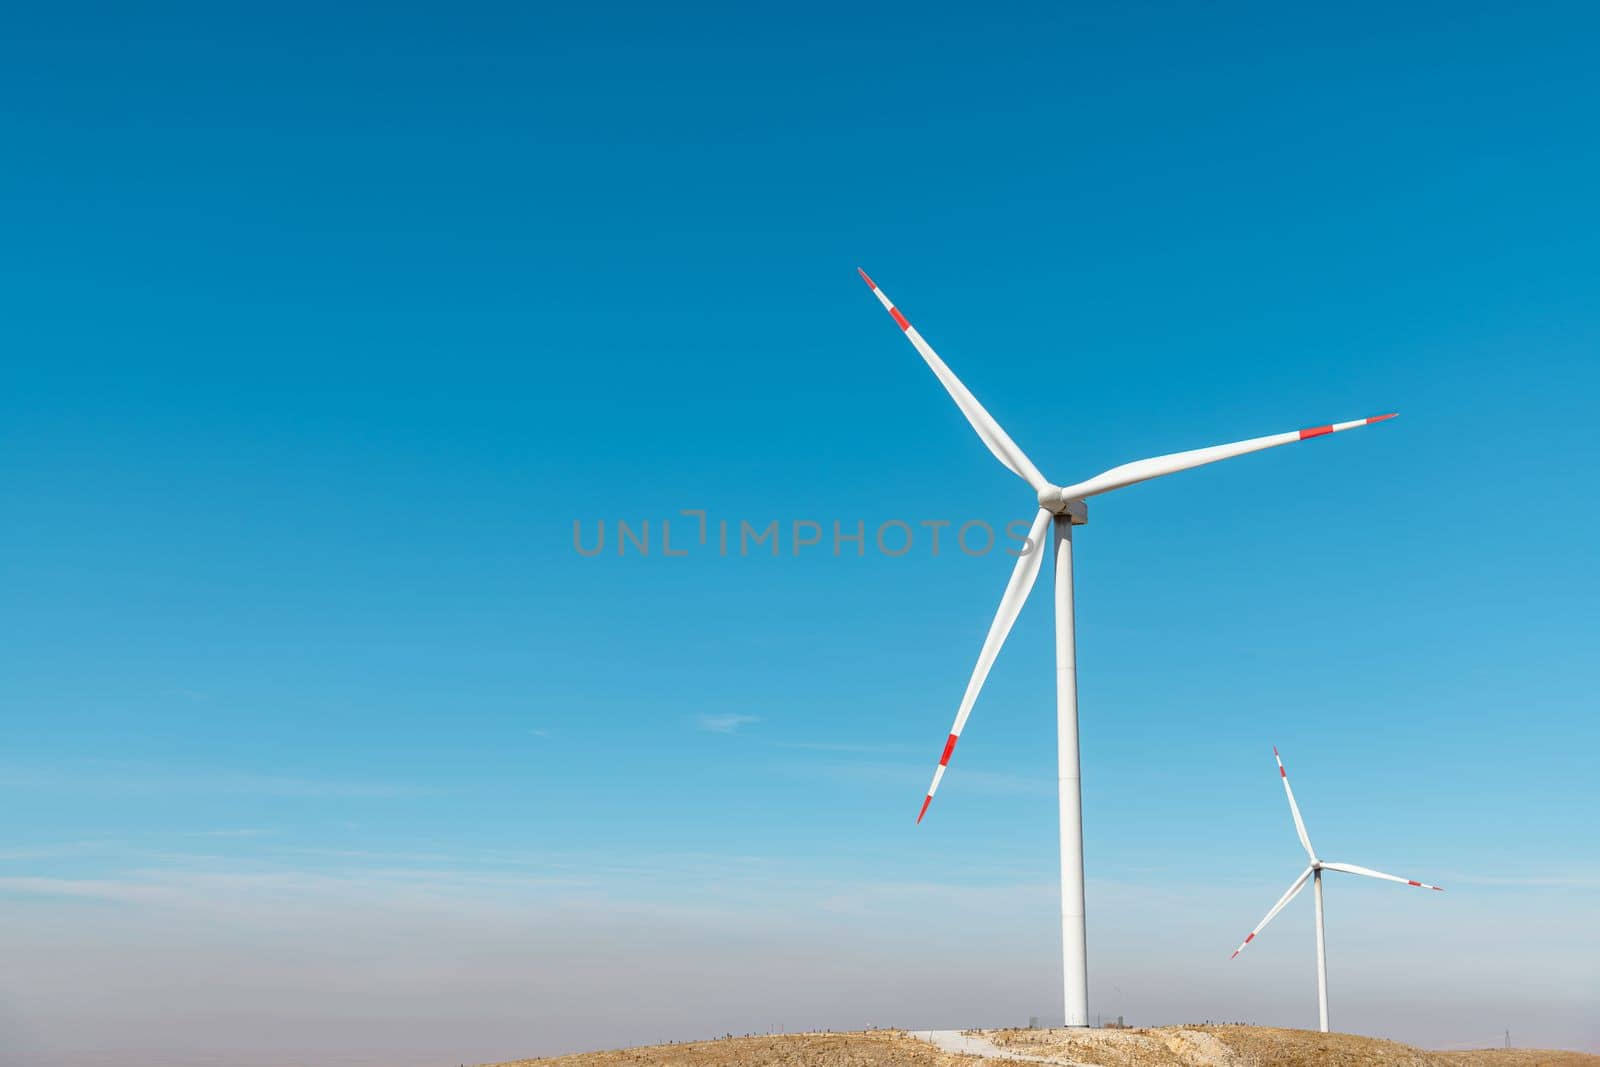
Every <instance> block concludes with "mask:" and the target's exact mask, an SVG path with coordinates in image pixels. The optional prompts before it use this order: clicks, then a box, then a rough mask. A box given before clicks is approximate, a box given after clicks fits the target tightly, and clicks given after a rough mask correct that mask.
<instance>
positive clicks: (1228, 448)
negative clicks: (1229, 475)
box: [1058, 413, 1394, 501]
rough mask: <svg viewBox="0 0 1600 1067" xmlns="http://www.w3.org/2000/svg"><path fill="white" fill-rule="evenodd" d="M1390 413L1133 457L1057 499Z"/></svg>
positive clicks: (1079, 496) (1117, 486) (1089, 493)
mask: <svg viewBox="0 0 1600 1067" xmlns="http://www.w3.org/2000/svg"><path fill="white" fill-rule="evenodd" d="M1392 418H1394V414H1393V413H1391V414H1388V415H1374V416H1373V417H1372V418H1370V419H1356V420H1355V421H1354V422H1335V423H1331V424H1329V425H1327V426H1312V427H1308V428H1307V429H1304V430H1291V431H1289V432H1288V433H1275V434H1270V435H1268V436H1266V437H1252V438H1250V440H1248V441H1235V442H1233V443H1232V444H1228V445H1212V446H1211V447H1210V448H1196V449H1193V450H1192V451H1189V452H1174V453H1172V454H1171V455H1167V456H1156V457H1154V458H1152V459H1141V460H1136V461H1135V462H1133V463H1124V464H1123V465H1122V466H1120V467H1112V468H1111V469H1110V470H1108V471H1104V472H1102V473H1100V474H1097V475H1095V476H1094V477H1093V478H1090V479H1089V480H1088V481H1086V482H1079V483H1078V484H1077V485H1069V486H1067V487H1066V488H1065V489H1061V490H1058V492H1059V494H1060V499H1062V500H1063V501H1065V500H1082V499H1083V498H1084V497H1089V496H1094V495H1095V494H1097V493H1108V492H1110V491H1111V490H1113V489H1121V488H1122V487H1123V486H1125V485H1133V484H1134V483H1135V482H1143V481H1148V480H1149V479H1151V478H1159V477H1161V476H1162V475H1163V474H1176V473H1177V472H1178V471H1186V470H1189V469H1190V468H1191V467H1203V466H1205V465H1206V464H1207V463H1215V462H1217V461H1218V460H1223V459H1232V458H1233V457H1234V456H1242V455H1244V454H1246V453H1247V452H1260V451H1261V450H1262V449H1264V448H1276V447H1277V446H1279V445H1289V444H1293V443H1294V442H1296V441H1304V440H1307V439H1309V438H1312V437H1321V436H1323V435H1324V434H1330V433H1338V432H1339V431H1341V430H1353V429H1355V428H1356V427H1358V426H1368V425H1371V424H1372V423H1374V422H1382V421H1383V420H1384V419H1392Z"/></svg>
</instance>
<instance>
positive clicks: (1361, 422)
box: [1300, 411, 1400, 441]
mask: <svg viewBox="0 0 1600 1067" xmlns="http://www.w3.org/2000/svg"><path fill="white" fill-rule="evenodd" d="M1398 414H1400V413H1399V412H1398V411H1391V412H1389V414H1387V415H1373V416H1371V417H1370V418H1365V419H1356V420H1355V421H1354V422H1331V423H1329V424H1327V425H1326V426H1307V427H1306V428H1305V429H1303V430H1301V431H1300V440H1302V441H1309V440H1310V439H1311V438H1313V437H1322V436H1324V435H1325V434H1330V433H1338V432H1339V431H1340V430H1353V429H1355V428H1356V427H1357V426H1371V425H1372V424H1373V423H1375V422H1382V421H1383V420H1384V419H1392V418H1394V417H1395V416H1396V415H1398Z"/></svg>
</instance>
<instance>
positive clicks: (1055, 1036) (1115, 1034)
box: [495, 1026, 1600, 1067]
mask: <svg viewBox="0 0 1600 1067" xmlns="http://www.w3.org/2000/svg"><path fill="white" fill-rule="evenodd" d="M971 1032H972V1033H974V1034H981V1035H982V1036H983V1037H986V1038H988V1039H989V1040H990V1041H992V1042H994V1043H995V1044H996V1045H997V1046H999V1047H1001V1048H1003V1049H1005V1050H1006V1051H1008V1052H1010V1053H1012V1054H1014V1055H1021V1056H1026V1057H1029V1058H1035V1057H1037V1058H1039V1059H1040V1060H1043V1061H1045V1062H1049V1061H1050V1060H1056V1061H1069V1062H1072V1063H1077V1064H1084V1065H1094V1067H1600V1056H1589V1055H1585V1054H1584V1053H1581V1052H1559V1051H1540V1050H1533V1049H1484V1050H1481V1051H1476V1052H1428V1051H1425V1050H1423V1049H1418V1048H1412V1047H1411V1046H1410V1045H1401V1044H1398V1043H1397V1042H1394V1041H1384V1040H1381V1039H1379V1038H1374V1037H1358V1036H1356V1035H1354V1034H1321V1033H1317V1032H1315V1031H1312V1030H1277V1029H1273V1028H1270V1027H1264V1026H1163V1027H1152V1028H1148V1029H1133V1030H983V1031H971ZM533 1064H540V1065H542V1067H626V1065H646V1064H648V1065H651V1067H982V1065H988V1067H1017V1064H1018V1061H1017V1060H1015V1059H993V1058H988V1059H980V1058H978V1057H975V1056H958V1055H952V1054H949V1053H944V1052H940V1051H939V1050H938V1049H935V1048H934V1047H933V1046H931V1045H928V1044H925V1043H923V1042H921V1041H918V1040H916V1039H914V1038H911V1037H907V1036H906V1035H905V1034H903V1033H901V1032H898V1031H894V1030H875V1031H869V1032H866V1033H850V1034H832V1033H829V1034H785V1035H781V1036H773V1037H735V1038H726V1039H724V1040H721V1041H699V1042H695V1043H693V1044H683V1045H656V1046H653V1047H650V1048H635V1049H624V1050H622V1051H617V1052H585V1053H580V1054H578V1055H575V1056H560V1057H556V1058H554V1059H542V1060H517V1061H516V1062H515V1063H514V1064H498V1065H495V1067H531V1065H533Z"/></svg>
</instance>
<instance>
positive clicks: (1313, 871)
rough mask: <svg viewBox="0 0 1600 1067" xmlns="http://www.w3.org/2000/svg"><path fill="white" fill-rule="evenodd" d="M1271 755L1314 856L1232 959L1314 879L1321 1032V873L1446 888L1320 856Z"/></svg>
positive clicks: (1324, 986) (1324, 995) (1324, 1005)
mask: <svg viewBox="0 0 1600 1067" xmlns="http://www.w3.org/2000/svg"><path fill="white" fill-rule="evenodd" d="M1272 758H1273V759H1275V760H1277V761H1278V777H1279V778H1282V779H1283V793H1284V796H1286V797H1288V798H1289V814H1291V815H1293V816H1294V832H1295V833H1297V834H1299V835H1300V843H1301V844H1302V845H1304V846H1305V849H1306V855H1307V856H1309V857H1311V866H1309V867H1307V868H1306V869H1305V870H1304V871H1302V872H1300V877H1299V878H1296V879H1295V880H1294V884H1293V885H1291V886H1290V887H1289V891H1288V892H1287V893H1285V894H1283V896H1281V897H1279V898H1278V902H1277V903H1276V904H1274V905H1273V906H1272V910H1271V911H1269V912H1267V917H1266V918H1265V919H1262V920H1261V921H1260V922H1259V923H1257V924H1256V928H1255V929H1254V930H1251V931H1250V934H1249V936H1248V937H1246V938H1245V939H1244V940H1243V941H1241V942H1239V947H1238V948H1236V949H1234V950H1233V955H1232V956H1230V957H1228V958H1229V959H1235V958H1237V957H1238V955H1239V953H1241V952H1243V951H1244V947H1245V946H1246V945H1248V944H1249V943H1250V942H1252V941H1254V940H1255V939H1256V935H1257V934H1259V933H1260V932H1261V931H1262V930H1264V929H1266V926H1267V924H1268V923H1269V922H1271V921H1272V917H1273V916H1274V915H1276V914H1278V912H1280V911H1282V910H1283V908H1284V905H1286V904H1288V903H1289V901H1291V900H1293V899H1294V898H1295V897H1296V896H1297V895H1298V894H1299V892H1300V890H1302V889H1304V888H1305V887H1306V879H1308V878H1310V879H1312V880H1313V881H1314V882H1315V885H1316V888H1315V890H1314V893H1313V895H1314V896H1315V897H1316V900H1317V1008H1318V1011H1319V1013H1320V1017H1321V1021H1322V1032H1323V1033H1327V1032H1328V952H1327V948H1326V946H1325V944H1324V941H1323V937H1322V872H1323V871H1343V872H1344V873H1346V874H1364V875H1366V876H1367V877H1368V878H1381V879H1383V880H1384V881H1386V882H1399V883H1400V884H1401V885H1410V886H1416V887H1417V888H1418V889H1437V890H1439V891H1440V892H1443V891H1444V887H1443V886H1437V885H1429V884H1428V883H1426V882H1419V881H1416V880H1415V879H1412V878H1396V877H1395V876H1394V875H1392V874H1384V873H1383V872H1382V871H1374V870H1372V869H1371V868H1370V867H1357V866H1356V865H1355V864H1353V863H1329V862H1328V861H1327V860H1319V859H1317V852H1316V850H1315V849H1313V848H1312V847H1311V838H1310V837H1308V836H1306V824H1305V820H1303V819H1301V818H1300V805H1298V804H1296V803H1295V802H1294V790H1293V789H1290V788H1289V772H1288V771H1286V770H1284V769H1283V757H1282V756H1279V755H1278V749H1277V746H1273V749H1272Z"/></svg>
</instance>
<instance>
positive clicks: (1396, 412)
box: [1367, 411, 1400, 426]
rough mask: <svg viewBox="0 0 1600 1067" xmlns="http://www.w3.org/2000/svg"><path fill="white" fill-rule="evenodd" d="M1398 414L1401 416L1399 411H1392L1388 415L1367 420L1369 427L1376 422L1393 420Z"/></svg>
mask: <svg viewBox="0 0 1600 1067" xmlns="http://www.w3.org/2000/svg"><path fill="white" fill-rule="evenodd" d="M1398 414H1400V413H1399V412H1398V411H1391V412H1389V414H1387V415H1374V416H1372V418H1370V419H1368V420H1367V425H1368V426H1371V425H1372V424H1373V423H1375V422H1382V421H1383V420H1384V419H1392V418H1394V417H1395V416H1396V415H1398Z"/></svg>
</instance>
